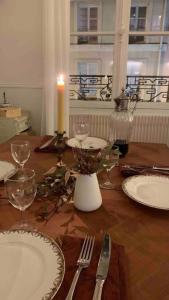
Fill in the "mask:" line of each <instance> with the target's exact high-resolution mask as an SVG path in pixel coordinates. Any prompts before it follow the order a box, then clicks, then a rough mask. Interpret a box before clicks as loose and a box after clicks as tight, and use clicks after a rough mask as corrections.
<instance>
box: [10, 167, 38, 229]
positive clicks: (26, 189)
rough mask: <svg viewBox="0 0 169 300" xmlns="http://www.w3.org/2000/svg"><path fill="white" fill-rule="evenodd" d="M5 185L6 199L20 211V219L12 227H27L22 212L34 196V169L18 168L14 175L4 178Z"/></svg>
mask: <svg viewBox="0 0 169 300" xmlns="http://www.w3.org/2000/svg"><path fill="white" fill-rule="evenodd" d="M5 186H6V191H7V195H8V201H9V202H10V203H11V204H12V205H13V206H14V207H15V208H17V209H18V210H20V212H21V220H20V222H19V223H18V224H17V225H16V226H14V227H15V228H25V229H29V224H28V223H27V222H26V220H25V217H24V215H25V214H24V212H25V210H26V209H27V208H28V207H29V206H30V205H31V204H32V203H33V201H34V199H35V196H36V191H37V186H36V181H35V172H34V170H32V169H28V168H27V169H26V168H24V169H18V171H17V172H16V173H15V175H14V176H12V177H11V178H6V179H5Z"/></svg>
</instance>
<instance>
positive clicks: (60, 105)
mask: <svg viewBox="0 0 169 300" xmlns="http://www.w3.org/2000/svg"><path fill="white" fill-rule="evenodd" d="M56 126H57V127H56V128H57V131H58V132H59V133H62V132H63V131H64V130H65V126H64V80H63V75H60V76H59V77H58V79H57V124H56Z"/></svg>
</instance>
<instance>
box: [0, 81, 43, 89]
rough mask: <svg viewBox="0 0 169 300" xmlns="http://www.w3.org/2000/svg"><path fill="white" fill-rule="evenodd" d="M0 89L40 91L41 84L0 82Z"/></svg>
mask: <svg viewBox="0 0 169 300" xmlns="http://www.w3.org/2000/svg"><path fill="white" fill-rule="evenodd" d="M0 88H22V89H42V88H43V84H42V83H20V82H0Z"/></svg>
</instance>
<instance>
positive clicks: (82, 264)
mask: <svg viewBox="0 0 169 300" xmlns="http://www.w3.org/2000/svg"><path fill="white" fill-rule="evenodd" d="M94 240H95V237H90V236H86V237H85V239H84V242H83V245H82V249H81V252H80V255H79V258H78V260H77V265H78V266H79V267H78V269H77V271H76V273H75V275H74V277H73V281H72V284H71V286H70V289H69V292H68V294H67V297H66V299H65V300H71V299H72V297H73V294H74V290H75V287H76V283H77V281H78V278H79V275H80V272H81V271H82V269H83V268H87V267H88V266H89V264H90V261H91V257H92V253H93V246H94Z"/></svg>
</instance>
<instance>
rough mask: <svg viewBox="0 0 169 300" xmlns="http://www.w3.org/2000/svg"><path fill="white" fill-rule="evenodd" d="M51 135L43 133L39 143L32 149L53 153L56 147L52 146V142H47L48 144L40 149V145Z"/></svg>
mask: <svg viewBox="0 0 169 300" xmlns="http://www.w3.org/2000/svg"><path fill="white" fill-rule="evenodd" d="M52 137H53V136H52V135H45V136H44V137H43V138H42V140H41V142H40V145H39V146H37V147H36V148H35V149H34V151H35V152H46V153H55V152H57V149H56V147H55V146H54V144H52V143H51V144H49V146H47V147H45V148H43V149H40V147H41V146H43V145H44V144H45V143H46V142H47V141H49V140H50V139H51V138H52Z"/></svg>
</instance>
